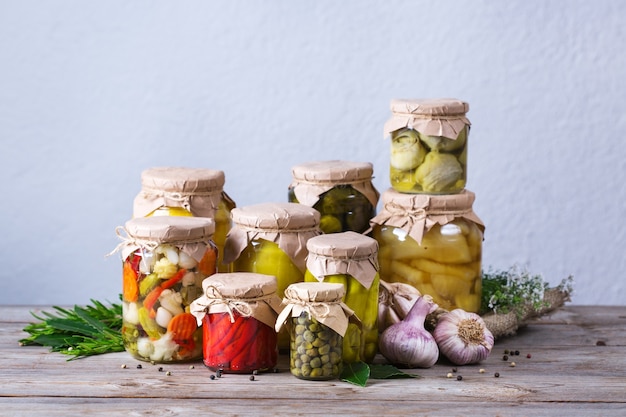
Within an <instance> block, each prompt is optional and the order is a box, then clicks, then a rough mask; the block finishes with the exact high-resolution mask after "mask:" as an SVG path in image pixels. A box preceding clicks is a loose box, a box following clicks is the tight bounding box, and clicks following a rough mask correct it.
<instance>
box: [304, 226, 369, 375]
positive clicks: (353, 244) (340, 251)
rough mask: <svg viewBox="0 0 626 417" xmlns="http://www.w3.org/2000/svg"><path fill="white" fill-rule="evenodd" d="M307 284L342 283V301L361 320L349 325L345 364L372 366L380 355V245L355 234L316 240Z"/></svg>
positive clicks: (311, 246)
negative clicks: (378, 322)
mask: <svg viewBox="0 0 626 417" xmlns="http://www.w3.org/2000/svg"><path fill="white" fill-rule="evenodd" d="M307 249H308V250H309V256H308V258H307V262H306V265H307V270H306V273H305V275H304V281H305V282H317V281H319V282H328V283H338V284H342V285H343V286H344V288H345V291H346V294H345V296H344V298H343V302H344V303H345V304H346V305H347V306H348V307H350V308H351V309H352V310H353V311H354V312H355V314H356V316H357V317H358V318H359V319H360V321H361V322H360V324H355V323H350V325H349V326H348V330H347V331H346V334H345V336H344V339H343V361H344V362H346V363H354V362H359V361H363V362H366V363H371V362H372V361H373V360H374V357H375V356H376V353H377V352H378V326H377V320H378V291H379V285H380V277H379V275H378V242H377V241H376V240H374V239H372V238H370V237H367V236H365V235H362V234H359V233H356V232H342V233H333V234H325V235H320V236H316V237H313V238H311V239H309V241H308V242H307Z"/></svg>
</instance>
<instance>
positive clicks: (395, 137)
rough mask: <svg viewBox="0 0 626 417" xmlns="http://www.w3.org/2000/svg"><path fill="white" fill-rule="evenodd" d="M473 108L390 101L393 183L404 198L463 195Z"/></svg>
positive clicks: (448, 102)
mask: <svg viewBox="0 0 626 417" xmlns="http://www.w3.org/2000/svg"><path fill="white" fill-rule="evenodd" d="M468 110H469V104H467V103H466V102H464V101H460V100H456V99H421V100H392V101H391V112H392V117H391V118H390V119H389V120H388V121H387V122H386V123H385V128H384V131H385V132H384V133H385V137H388V136H391V156H390V165H389V179H390V181H391V186H392V187H393V188H394V189H395V190H397V191H400V192H403V193H418V194H422V193H423V194H451V193H458V192H460V191H462V190H463V189H465V183H466V180H467V139H468V134H469V129H470V122H469V120H468V119H467V117H466V113H467V111H468Z"/></svg>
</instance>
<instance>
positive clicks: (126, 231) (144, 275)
mask: <svg viewBox="0 0 626 417" xmlns="http://www.w3.org/2000/svg"><path fill="white" fill-rule="evenodd" d="M214 230H215V223H214V222H213V220H212V219H209V218H201V217H173V216H157V217H140V218H135V219H132V220H129V221H128V222H126V224H125V226H124V227H118V229H117V233H118V236H120V238H122V240H123V241H122V243H120V245H119V246H118V248H116V250H119V251H121V254H122V260H123V263H122V267H123V274H122V277H123V280H122V284H123V287H122V339H123V342H124V347H125V348H126V351H128V352H129V353H130V354H131V355H132V356H134V357H135V358H136V359H139V360H143V361H151V362H160V363H161V362H162V363H171V362H182V361H189V360H195V359H199V358H201V357H202V332H201V329H200V328H199V327H198V325H197V323H196V318H195V317H194V316H193V315H192V314H191V313H190V307H189V306H190V305H191V303H192V302H193V301H194V300H195V299H196V298H198V297H199V296H201V295H202V281H203V280H204V279H205V278H206V277H208V276H210V275H213V274H215V273H216V271H217V266H216V265H217V248H216V246H215V244H214V243H213V241H212V240H211V238H212V236H213V232H214Z"/></svg>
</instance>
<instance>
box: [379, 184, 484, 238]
mask: <svg viewBox="0 0 626 417" xmlns="http://www.w3.org/2000/svg"><path fill="white" fill-rule="evenodd" d="M475 197H476V196H475V194H474V193H473V192H471V191H469V190H463V191H462V192H460V193H458V194H445V195H429V194H405V193H400V192H398V191H396V190H394V189H392V188H389V189H387V190H385V191H384V192H383V194H382V196H381V200H382V208H381V210H380V212H379V213H378V214H377V215H376V216H375V217H374V218H373V219H372V220H371V221H370V225H371V226H374V225H380V226H382V225H386V226H394V227H398V228H401V229H403V230H404V231H406V232H407V233H408V234H409V236H411V237H412V238H413V239H414V240H415V241H417V243H421V242H422V237H423V236H424V234H425V233H426V232H428V231H429V230H430V229H431V228H432V227H433V226H434V225H435V224H440V225H444V224H447V223H450V222H451V221H452V220H454V219H455V218H459V217H461V218H464V219H466V220H469V221H471V222H473V223H475V224H476V225H477V226H478V227H479V228H480V230H481V231H482V232H484V231H485V225H484V224H483V222H482V220H480V218H479V217H478V216H477V215H476V213H474V211H473V209H472V205H473V203H474V200H475Z"/></svg>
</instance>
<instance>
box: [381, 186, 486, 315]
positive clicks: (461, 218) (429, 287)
mask: <svg viewBox="0 0 626 417" xmlns="http://www.w3.org/2000/svg"><path fill="white" fill-rule="evenodd" d="M474 198H475V196H474V193H472V192H471V191H467V190H464V191H463V192H461V193H459V194H450V195H437V196H434V195H425V194H404V193H399V192H397V191H395V190H393V189H389V190H387V191H385V192H384V193H383V195H382V202H383V207H382V209H381V211H380V213H379V214H378V215H377V216H376V217H375V218H373V219H372V222H371V223H372V237H374V238H375V239H376V240H377V241H378V243H379V245H380V248H379V252H378V259H379V261H380V277H381V279H382V280H383V281H386V282H403V283H405V284H410V285H412V286H414V287H415V288H417V289H418V290H419V291H420V292H421V293H422V294H429V295H431V296H432V297H433V299H434V300H435V302H436V303H437V304H439V306H440V307H442V308H445V309H447V310H452V309H454V308H461V309H463V310H466V311H470V312H478V311H479V310H480V299H481V292H482V281H481V261H482V241H483V232H484V230H485V227H484V225H483V223H482V221H481V220H480V219H479V218H478V216H476V214H475V213H474V211H473V210H472V204H473V202H474Z"/></svg>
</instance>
